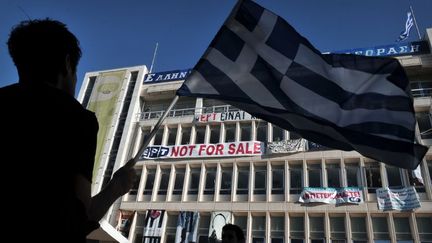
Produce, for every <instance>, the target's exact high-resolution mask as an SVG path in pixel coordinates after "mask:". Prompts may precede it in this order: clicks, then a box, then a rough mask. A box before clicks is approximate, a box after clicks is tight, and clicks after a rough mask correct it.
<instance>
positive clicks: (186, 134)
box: [181, 127, 192, 144]
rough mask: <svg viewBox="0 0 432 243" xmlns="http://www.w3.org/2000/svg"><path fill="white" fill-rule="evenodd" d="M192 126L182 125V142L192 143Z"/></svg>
mask: <svg viewBox="0 0 432 243" xmlns="http://www.w3.org/2000/svg"><path fill="white" fill-rule="evenodd" d="M191 130H192V127H182V128H181V144H189V143H190V134H191Z"/></svg>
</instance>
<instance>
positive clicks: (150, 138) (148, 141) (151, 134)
mask: <svg viewBox="0 0 432 243" xmlns="http://www.w3.org/2000/svg"><path fill="white" fill-rule="evenodd" d="M178 99H179V96H178V95H176V96H175V97H174V99H173V100H172V101H171V104H170V105H169V106H168V108H167V109H166V111H165V113H164V114H163V115H162V116H161V117H160V118H159V120H158V122H157V123H156V125H155V126H154V127H153V129H152V131H151V132H150V134H149V135H148V136H147V137H146V139H145V140H144V142H143V144H142V145H141V147H140V149H139V150H138V152H137V154H136V155H135V157H133V159H132V160H131V161H129V162H128V163H130V164H129V165H135V164H136V162H137V161H138V160H139V157H140V156H141V154H142V153H144V150H145V149H146V148H147V146H148V145H149V143H150V140H152V138H153V137H154V136H155V134H156V132H157V131H158V130H159V127H160V126H161V124H162V122H163V121H164V120H165V118H166V117H167V116H168V114H169V112H170V111H171V110H172V108H173V107H174V105H175V104H176V103H177V101H178Z"/></svg>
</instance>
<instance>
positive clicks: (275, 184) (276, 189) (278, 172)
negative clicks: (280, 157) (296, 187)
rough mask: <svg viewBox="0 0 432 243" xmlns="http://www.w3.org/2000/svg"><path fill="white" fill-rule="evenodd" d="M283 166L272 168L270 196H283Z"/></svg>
mask: <svg viewBox="0 0 432 243" xmlns="http://www.w3.org/2000/svg"><path fill="white" fill-rule="evenodd" d="M284 181H285V180H284V166H283V165H277V166H276V165H273V166H272V194H284Z"/></svg>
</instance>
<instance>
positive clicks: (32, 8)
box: [0, 0, 432, 91]
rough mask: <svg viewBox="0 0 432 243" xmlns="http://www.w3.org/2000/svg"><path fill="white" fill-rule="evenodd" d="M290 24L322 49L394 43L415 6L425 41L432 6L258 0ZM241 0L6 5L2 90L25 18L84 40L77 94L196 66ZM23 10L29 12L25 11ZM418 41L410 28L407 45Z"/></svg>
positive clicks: (418, 0) (12, 1) (0, 36)
mask: <svg viewBox="0 0 432 243" xmlns="http://www.w3.org/2000/svg"><path fill="white" fill-rule="evenodd" d="M256 2H257V3H259V4H261V5H262V6H264V7H266V8H267V9H269V10H272V11H273V12H275V13H276V14H278V15H280V16H282V17H283V18H285V20H287V21H288V22H289V23H290V24H291V25H292V26H293V27H294V28H295V29H297V31H298V32H299V33H300V34H301V35H303V36H304V37H306V38H307V39H309V41H310V42H311V43H312V44H313V45H314V46H315V47H316V48H318V49H319V50H320V51H322V52H325V51H332V50H333V51H334V50H345V49H354V48H366V47H373V46H379V45H387V44H393V43H395V40H396V38H397V37H398V35H399V33H400V32H401V31H402V30H404V26H405V20H406V12H407V11H408V10H409V6H410V5H411V6H412V7H413V9H414V14H415V17H416V19H417V23H418V25H419V29H420V32H421V35H422V36H423V35H424V32H425V29H426V28H427V27H432V14H431V12H432V0H327V1H325V0H296V1H294V0H284V1H282V0H257V1H256ZM235 3H236V1H235V0H122V1H120V0H71V1H67V0H1V2H0V87H3V86H5V85H8V84H11V83H15V82H17V80H18V76H17V73H16V70H15V66H14V65H13V63H12V61H11V58H10V57H9V54H8V51H7V46H6V41H7V38H8V34H9V31H10V29H11V27H12V26H13V25H15V24H17V23H18V22H19V21H21V20H24V19H26V18H27V16H26V15H28V16H29V17H30V18H32V19H34V18H44V17H50V18H53V19H57V20H60V21H62V22H64V23H66V24H67V25H68V27H69V29H70V30H71V31H72V32H73V33H74V34H75V35H76V36H77V37H78V38H79V39H80V41H81V47H82V49H83V57H82V59H81V62H80V64H79V66H78V85H77V91H78V90H79V88H80V86H81V82H82V79H83V78H84V74H85V73H86V72H90V71H97V70H105V69H112V68H121V67H128V66H135V65H147V67H150V64H151V61H152V57H153V52H154V49H155V45H156V43H157V42H158V43H159V49H158V52H157V56H156V60H155V65H154V68H153V70H154V71H155V72H161V71H170V70H176V69H187V68H192V67H193V66H194V65H195V63H196V62H197V61H198V59H199V58H200V57H201V55H202V54H203V52H204V51H205V49H206V48H207V46H208V44H209V43H210V41H211V40H212V38H213V37H214V35H215V34H216V32H217V30H218V29H219V28H220V26H221V25H222V23H223V22H224V20H225V19H226V17H227V16H228V14H229V13H230V11H231V9H232V7H233V6H234V5H235ZM24 12H25V13H24ZM417 39H418V36H417V32H416V29H415V28H414V27H413V28H412V29H411V35H410V37H409V38H408V39H407V41H415V40H417Z"/></svg>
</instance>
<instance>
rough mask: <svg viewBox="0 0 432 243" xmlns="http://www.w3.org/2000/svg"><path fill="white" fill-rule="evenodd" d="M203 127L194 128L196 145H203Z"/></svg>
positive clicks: (204, 128)
mask: <svg viewBox="0 0 432 243" xmlns="http://www.w3.org/2000/svg"><path fill="white" fill-rule="evenodd" d="M205 130H206V127H205V126H196V127H195V143H196V144H203V143H204V138H205Z"/></svg>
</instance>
